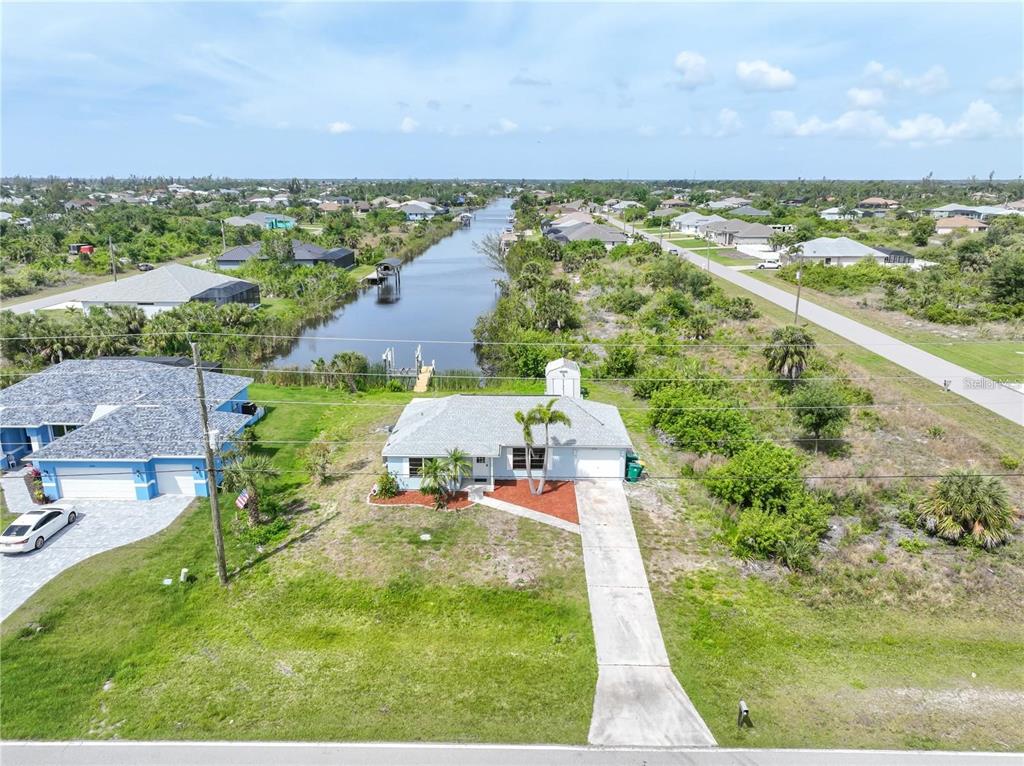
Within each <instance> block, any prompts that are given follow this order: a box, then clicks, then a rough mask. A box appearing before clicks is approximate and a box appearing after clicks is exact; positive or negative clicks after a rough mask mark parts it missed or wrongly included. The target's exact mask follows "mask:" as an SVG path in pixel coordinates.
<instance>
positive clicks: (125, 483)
mask: <svg viewBox="0 0 1024 766" xmlns="http://www.w3.org/2000/svg"><path fill="white" fill-rule="evenodd" d="M203 380H204V384H205V388H206V396H207V404H208V418H209V425H210V430H211V437H212V438H213V440H214V450H215V452H216V453H220V452H222V451H223V450H224V449H225V448H227V447H228V446H229V445H230V442H231V441H232V439H233V438H234V437H235V436H236V435H237V434H238V433H239V432H240V431H241V430H242V429H243V428H245V427H246V426H247V425H249V424H250V423H253V422H255V421H256V420H257V419H258V418H259V417H260V415H261V414H262V412H261V411H260V410H258V409H257V408H256V407H255V406H253V405H252V404H251V403H249V401H248V387H249V384H250V383H252V379H251V378H244V377H239V376H237V375H225V374H222V373H217V372H204V373H203ZM0 424H2V426H0V448H2V450H3V465H4V467H5V468H11V467H14V466H15V465H17V464H18V463H21V462H28V463H31V464H32V465H33V466H34V467H35V468H37V469H38V470H39V471H40V473H41V475H42V481H43V491H44V492H45V493H46V494H47V496H49V497H50V498H51V499H57V498H64V497H71V498H86V497H96V498H120V499H137V500H146V499H149V498H153V497H156V496H157V495H162V494H173V495H189V496H205V495H207V494H208V490H207V485H206V464H205V448H204V444H203V431H202V424H201V423H200V417H199V411H198V405H197V403H196V380H195V371H194V370H193V369H191V368H187V367H185V368H183V367H174V366H167V365H164V364H159V363H155V362H150V361H142V360H138V359H91V360H86V359H75V360H69V361H65V362H61V363H60V364H57V365H54V366H53V367H50V368H49V369H47V370H44V371H42V372H40V373H37V374H35V375H33V376H31V377H29V378H27V379H25V380H22V381H20V382H19V383H16V384H14V385H12V386H9V387H8V388H5V389H3V390H2V391H0Z"/></svg>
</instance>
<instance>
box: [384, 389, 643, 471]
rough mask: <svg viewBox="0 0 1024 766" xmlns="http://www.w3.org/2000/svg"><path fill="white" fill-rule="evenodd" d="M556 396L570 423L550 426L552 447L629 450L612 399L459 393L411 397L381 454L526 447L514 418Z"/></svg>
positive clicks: (536, 431) (477, 453) (489, 452)
mask: <svg viewBox="0 0 1024 766" xmlns="http://www.w3.org/2000/svg"><path fill="white" fill-rule="evenodd" d="M551 399H556V400H557V401H558V403H557V404H556V405H555V409H556V410H559V411H560V412H564V413H565V414H566V415H568V416H569V419H570V420H571V421H572V425H571V426H563V425H554V426H551V433H550V436H551V444H552V446H574V447H593V448H608V449H630V448H632V446H633V445H632V443H631V442H630V440H629V434H628V433H627V431H626V427H625V425H624V424H623V423H622V417H621V416H620V415H619V411H618V409H617V408H616V407H613V406H612V405H610V404H602V403H600V402H592V401H589V400H586V399H576V398H573V397H568V396H556V397H552V396H480V395H467V394H456V395H454V396H446V397H443V398H440V399H413V400H412V401H411V402H410V403H409V404H408V406H406V408H405V409H404V410H403V411H402V415H401V417H399V419H398V423H396V424H395V427H394V429H393V430H392V432H391V435H390V436H389V437H388V440H387V443H386V444H385V445H384V449H383V450H382V451H381V454H382V455H384V456H385V457H388V456H394V457H439V456H441V455H444V454H445V453H446V452H447V451H448V450H450V449H453V448H458V449H461V450H464V451H465V452H467V453H469V454H470V455H472V456H474V457H495V456H497V455H498V454H500V451H501V448H502V447H524V446H526V442H524V441H523V429H522V426H520V425H519V424H518V423H517V422H516V419H515V413H516V412H520V411H522V412H525V411H527V410H530V409H532V408H533V407H534V406H536V405H538V404H543V403H547V402H548V401H550V400H551ZM533 442H534V444H543V443H544V429H543V428H542V427H538V426H534V428H533Z"/></svg>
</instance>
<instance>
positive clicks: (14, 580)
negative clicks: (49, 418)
mask: <svg viewBox="0 0 1024 766" xmlns="http://www.w3.org/2000/svg"><path fill="white" fill-rule="evenodd" d="M2 485H3V490H4V498H5V499H6V500H7V504H8V507H9V508H10V510H11V511H13V512H15V513H23V512H25V511H28V510H31V509H32V508H34V507H36V506H34V505H33V504H32V501H31V500H30V499H29V495H28V491H27V489H26V488H25V482H24V480H23V479H22V478H21V477H20V476H11V477H4V479H3V481H2ZM191 500H192V498H190V497H183V496H181V495H161V496H160V497H157V498H155V499H153V500H74V499H72V498H67V499H66V500H61V501H60V503H61V504H65V503H66V504H68V505H73V506H75V512H76V513H77V514H78V520H77V521H76V522H75V523H74V524H72V525H71V526H69V527H65V528H64V529H63V530H61V531H60V532H58V533H57V534H56V535H55V536H53V537H51V538H50V539H49V540H47V541H46V545H45V546H43V548H42V550H38V551H32V552H31V553H19V554H6V555H0V620H4V619H6V618H7V616H8V615H9V614H10V613H11V612H13V611H14V610H15V609H17V608H18V607H19V606H21V605H22V604H24V603H25V602H26V601H27V600H28V599H29V597H30V596H31V595H32V594H33V593H35V592H36V591H37V590H39V589H40V588H41V587H43V585H45V584H46V583H47V582H49V581H50V580H52V579H53V578H54V577H56V576H57V575H59V574H60V573H61V572H63V571H64V570H65V569H68V568H69V567H72V566H74V565H75V564H77V563H78V562H79V561H84V560H85V559H87V558H89V557H90V556H95V555H96V554H97V553H102V552H103V551H108V550H110V549H112V548H119V547H120V546H122V545H127V544H128V543H133V542H135V541H136V540H141V539H142V538H144V537H149V536H150V535H153V534H156V533H157V532H159V531H160V530H161V529H164V528H165V527H166V526H167V525H168V524H170V523H171V522H172V521H174V520H175V519H176V518H177V517H178V515H179V514H180V513H181V512H182V511H183V510H184V509H185V507H186V506H187V505H188V504H189V503H190V502H191ZM169 574H173V573H169Z"/></svg>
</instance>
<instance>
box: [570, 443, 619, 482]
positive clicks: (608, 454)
mask: <svg viewBox="0 0 1024 766" xmlns="http://www.w3.org/2000/svg"><path fill="white" fill-rule="evenodd" d="M576 478H578V479H621V478H622V453H621V452H620V451H619V450H615V449H580V450H576Z"/></svg>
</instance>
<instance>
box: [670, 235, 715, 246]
mask: <svg viewBox="0 0 1024 766" xmlns="http://www.w3.org/2000/svg"><path fill="white" fill-rule="evenodd" d="M673 233H674V234H675V236H673V237H666V238H665V239H666V240H667V241H669V242H671V243H672V244H673V245H678V246H679V247H685V248H692V247H709V246H710V244H711V243H710V242H708V241H707V240H706V239H699V238H697V237H687V236H685V235H679V234H677V233H675V232H673Z"/></svg>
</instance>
